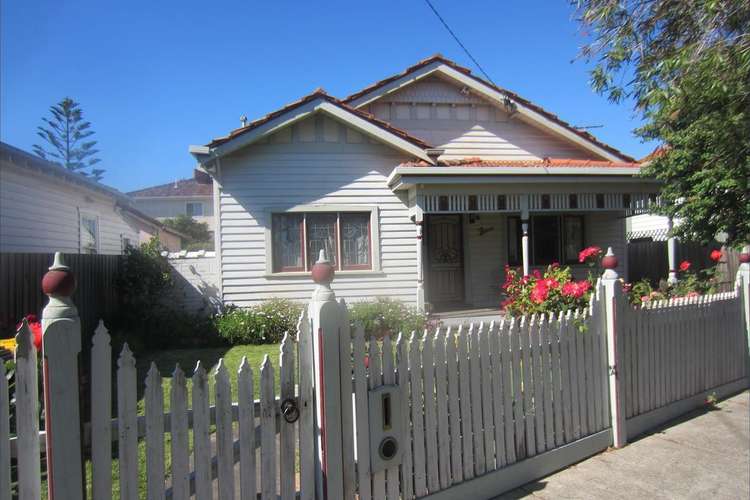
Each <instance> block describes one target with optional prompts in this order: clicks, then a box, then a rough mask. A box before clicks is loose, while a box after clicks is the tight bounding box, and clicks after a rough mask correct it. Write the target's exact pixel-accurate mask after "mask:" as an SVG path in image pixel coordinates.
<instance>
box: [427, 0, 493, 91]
mask: <svg viewBox="0 0 750 500" xmlns="http://www.w3.org/2000/svg"><path fill="white" fill-rule="evenodd" d="M424 1H425V3H426V4H427V5H428V6H429V7H430V9H431V10H432V12H434V13H435V15H436V16H437V18H438V19H439V20H440V22H441V23H443V26H445V29H446V30H448V33H450V34H451V36H452V37H453V39H454V40H455V41H456V43H457V44H458V45H459V46H460V47H461V48H462V49H463V51H464V52H466V55H467V56H469V59H471V60H472V61H473V62H474V64H475V65H476V67H477V68H479V71H481V72H482V74H483V75H484V77H485V78H486V79H487V80H489V82H490V83H491V84H492V85H495V87H497V84H495V82H494V81H492V78H490V75H488V74H487V72H486V71H485V70H484V68H483V67H482V65H481V64H479V61H477V60H476V59H475V58H474V56H473V55H471V52H469V49H467V48H466V46H465V45H464V44H463V43H461V40H459V38H458V36H457V35H456V34H455V33H454V32H453V30H452V29H451V27H450V26H448V23H446V22H445V19H443V16H441V15H440V13H439V12H438V11H437V9H436V8H435V6H434V5H432V2H430V0H424Z"/></svg>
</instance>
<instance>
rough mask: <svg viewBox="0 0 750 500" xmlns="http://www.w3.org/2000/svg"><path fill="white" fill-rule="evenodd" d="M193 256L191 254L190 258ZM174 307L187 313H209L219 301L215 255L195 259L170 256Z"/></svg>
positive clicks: (217, 264) (217, 262)
mask: <svg viewBox="0 0 750 500" xmlns="http://www.w3.org/2000/svg"><path fill="white" fill-rule="evenodd" d="M192 253H193V252H191V254H192ZM169 263H170V264H171V266H172V277H173V279H174V285H175V286H174V289H173V290H172V292H171V298H172V299H174V302H173V303H174V304H175V305H178V306H180V307H182V308H183V309H184V310H186V311H190V312H195V313H198V312H205V313H208V312H211V311H212V310H213V308H214V306H215V305H216V304H217V303H218V301H219V300H220V299H219V297H220V293H219V288H218V287H219V261H218V259H217V257H216V255H215V254H214V252H207V253H206V254H205V255H199V256H194V257H184V256H170V258H169Z"/></svg>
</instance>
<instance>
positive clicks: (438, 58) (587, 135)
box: [343, 54, 635, 162]
mask: <svg viewBox="0 0 750 500" xmlns="http://www.w3.org/2000/svg"><path fill="white" fill-rule="evenodd" d="M436 61H438V62H441V63H443V64H445V65H447V66H450V67H452V68H453V69H455V70H456V71H460V72H461V73H464V74H466V75H467V76H469V77H470V78H472V79H474V80H476V81H477V82H479V83H481V84H483V85H486V86H488V87H490V88H492V89H494V90H496V91H498V92H500V93H502V94H504V95H506V96H507V97H509V98H510V99H512V100H514V101H517V102H518V103H520V104H523V105H524V106H526V107H527V108H530V109H532V110H534V111H536V112H537V113H539V114H541V115H543V116H544V117H546V118H548V119H550V120H552V121H553V122H555V123H557V124H558V125H560V126H563V127H565V128H566V129H568V130H570V131H571V132H573V133H574V134H576V135H578V136H580V137H582V138H584V139H586V140H588V141H590V142H593V143H594V144H596V145H597V146H599V147H600V148H602V149H604V150H606V151H609V152H610V153H612V154H614V155H617V156H619V157H620V158H621V159H622V160H624V161H627V162H632V161H635V158H633V157H631V156H629V155H626V154H625V153H623V152H622V151H620V150H618V149H616V148H614V147H612V146H610V145H609V144H605V143H603V142H602V141H600V140H599V139H597V138H596V137H594V136H593V135H592V134H590V133H589V132H586V131H583V130H580V129H577V128H575V127H573V126H572V125H571V124H570V123H568V122H566V121H564V120H562V119H561V118H560V117H558V116H557V115H556V114H554V113H551V112H549V111H547V110H546V109H544V108H542V107H541V106H539V105H537V104H534V103H532V102H531V101H529V100H528V99H524V98H523V97H521V96H520V95H518V94H516V93H515V92H511V91H510V90H507V89H504V88H501V87H498V86H497V85H494V84H492V83H490V82H488V81H486V80H484V79H482V78H479V77H478V76H476V75H473V74H472V73H471V70H470V69H469V68H466V67H464V66H460V65H459V64H457V63H455V62H454V61H451V60H450V59H446V58H445V57H443V56H442V55H441V54H435V55H434V56H431V57H428V58H427V59H423V60H421V61H419V62H418V63H417V64H415V65H413V66H410V67H408V68H406V69H405V70H404V71H402V72H401V73H399V74H396V75H393V76H389V77H388V78H385V79H383V80H380V81H378V82H375V83H373V84H372V85H370V86H368V87H365V88H364V89H362V90H360V91H359V92H355V93H354V94H352V95H350V96H348V97H346V98H344V99H343V102H345V103H350V102H352V101H354V100H356V99H358V98H360V97H362V96H363V95H366V94H368V93H370V92H372V91H374V90H377V89H378V88H380V87H383V86H384V85H387V84H389V83H391V82H393V81H396V80H398V79H400V78H403V77H405V76H407V75H409V74H410V73H412V72H414V71H417V70H418V69H421V68H423V67H425V66H428V65H429V64H432V63H433V62H436Z"/></svg>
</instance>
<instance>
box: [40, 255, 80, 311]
mask: <svg viewBox="0 0 750 500" xmlns="http://www.w3.org/2000/svg"><path fill="white" fill-rule="evenodd" d="M75 291H76V277H75V275H74V274H73V272H72V271H71V270H70V268H69V267H68V266H66V265H65V262H64V261H63V257H62V254H61V253H60V252H55V259H54V261H53V262H52V265H51V266H50V267H49V271H47V272H46V273H45V275H44V277H43V278H42V292H44V294H45V295H47V296H48V297H49V303H47V306H46V307H45V308H44V310H43V311H42V320H43V321H44V320H48V319H55V318H73V317H77V316H78V310H77V309H76V306H75V305H74V304H73V301H72V300H71V299H70V297H71V296H72V295H73V292H75Z"/></svg>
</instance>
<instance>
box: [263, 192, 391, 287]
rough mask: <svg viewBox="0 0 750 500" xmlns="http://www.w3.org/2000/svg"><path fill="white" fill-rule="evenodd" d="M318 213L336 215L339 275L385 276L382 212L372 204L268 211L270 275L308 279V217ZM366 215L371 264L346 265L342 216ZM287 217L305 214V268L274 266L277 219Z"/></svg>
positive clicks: (267, 254) (268, 270)
mask: <svg viewBox="0 0 750 500" xmlns="http://www.w3.org/2000/svg"><path fill="white" fill-rule="evenodd" d="M316 213H328V214H336V225H335V227H336V253H337V257H338V258H337V259H336V265H335V269H336V272H337V273H339V274H343V275H350V274H382V271H381V264H380V232H379V227H378V226H379V224H378V221H379V217H378V216H379V211H378V207H377V206H371V205H299V206H294V207H291V208H282V207H279V208H269V209H267V210H266V216H267V221H268V222H267V224H266V226H265V231H266V252H265V253H266V276H267V277H283V276H304V275H306V274H309V273H310V271H311V269H312V266H311V265H310V264H309V263H308V256H307V247H308V241H307V215H308V214H316ZM349 213H362V214H369V219H368V237H369V248H368V250H369V254H368V258H369V264H368V265H364V264H354V265H351V264H350V265H346V266H345V265H344V257H343V255H342V253H341V252H342V235H341V216H342V214H349ZM284 214H302V222H301V226H302V230H303V232H302V235H301V236H302V238H301V246H302V248H303V251H304V254H303V255H304V258H303V266H302V267H301V268H295V269H291V268H290V269H284V268H281V269H277V268H276V267H275V263H274V243H273V218H274V216H275V215H284Z"/></svg>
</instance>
